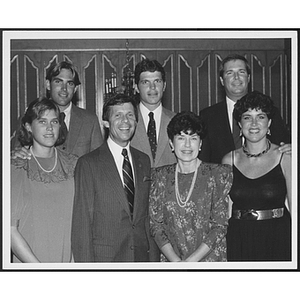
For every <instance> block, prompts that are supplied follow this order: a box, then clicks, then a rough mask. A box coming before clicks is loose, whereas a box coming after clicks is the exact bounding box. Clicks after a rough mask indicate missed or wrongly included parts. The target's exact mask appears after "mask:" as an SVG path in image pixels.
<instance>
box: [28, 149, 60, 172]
mask: <svg viewBox="0 0 300 300" xmlns="http://www.w3.org/2000/svg"><path fill="white" fill-rule="evenodd" d="M30 152H31V154H32V156H33V158H34V159H35V161H36V162H37V164H38V166H39V167H40V168H41V169H42V170H43V171H44V172H46V173H50V172H52V171H53V170H54V169H55V167H56V164H57V150H56V148H54V152H55V163H54V166H53V168H52V169H51V170H45V169H44V168H43V167H42V166H41V164H40V163H39V161H38V160H37V158H36V157H35V155H34V153H33V151H32V148H30Z"/></svg>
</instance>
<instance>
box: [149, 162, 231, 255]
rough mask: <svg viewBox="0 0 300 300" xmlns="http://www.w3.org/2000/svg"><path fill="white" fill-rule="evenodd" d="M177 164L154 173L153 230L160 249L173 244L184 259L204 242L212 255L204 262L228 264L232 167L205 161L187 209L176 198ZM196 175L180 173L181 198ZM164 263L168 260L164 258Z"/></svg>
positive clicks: (152, 191)
mask: <svg viewBox="0 0 300 300" xmlns="http://www.w3.org/2000/svg"><path fill="white" fill-rule="evenodd" d="M175 168H176V164H173V165H168V166H163V167H160V168H157V169H153V170H152V176H151V179H152V184H151V190H150V218H151V219H150V231H151V235H152V236H153V237H154V238H155V241H156V243H157V245H158V246H159V248H162V247H163V246H164V245H165V244H167V243H170V244H171V245H172V247H173V249H174V251H175V252H176V254H177V255H178V256H179V257H180V258H181V259H182V260H185V259H186V258H187V257H189V256H190V255H191V254H192V253H193V252H194V251H195V250H196V249H197V248H198V247H199V246H200V244H201V243H205V244H206V245H207V246H208V247H209V248H210V252H209V253H208V254H207V255H206V256H205V257H204V258H203V259H202V260H201V261H226V239H225V236H226V232H227V225H228V193H229V191H230V188H231V185H232V168H231V166H229V165H220V164H208V163H204V162H202V163H201V164H200V166H199V169H198V174H197V178H196V183H195V186H194V189H193V192H192V194H191V197H190V199H189V200H188V202H187V203H186V206H184V207H181V206H179V205H178V203H177V200H176V195H175ZM193 175H194V173H189V174H182V173H179V174H178V186H179V193H180V195H181V198H183V199H186V196H187V194H188V192H189V189H190V186H191V182H192V178H193ZM161 260H162V261H166V260H167V259H166V258H165V257H164V255H162V257H161Z"/></svg>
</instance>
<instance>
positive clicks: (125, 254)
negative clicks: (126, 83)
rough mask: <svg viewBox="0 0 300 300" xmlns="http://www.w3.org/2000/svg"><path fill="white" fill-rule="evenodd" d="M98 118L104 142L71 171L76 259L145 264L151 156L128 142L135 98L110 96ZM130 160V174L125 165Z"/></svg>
mask: <svg viewBox="0 0 300 300" xmlns="http://www.w3.org/2000/svg"><path fill="white" fill-rule="evenodd" d="M102 119H103V124H104V126H105V129H106V130H107V131H108V138H107V140H106V141H105V142H104V143H103V144H102V145H101V146H100V147H99V148H97V149H96V150H94V151H92V152H91V153H89V154H86V155H84V156H82V157H81V158H79V160H78V163H77V166H76V169H75V198H74V208H73V222H72V239H71V243H72V251H73V255H74V260H75V262H147V261H149V248H150V247H149V211H148V210H149V189H150V159H149V157H148V156H147V155H146V154H145V153H143V152H141V151H139V150H137V149H135V148H133V147H131V145H130V139H131V138H132V136H133V134H134V131H135V128H136V123H137V120H138V114H137V107H136V104H135V101H134V99H132V98H131V97H127V96H125V95H124V94H117V95H115V96H113V97H112V98H110V99H108V100H107V101H106V102H105V103H104V106H103V117H102ZM124 149H126V151H125V150H124ZM123 151H125V152H127V154H128V157H127V155H126V154H125V153H124V154H122V153H123ZM123 155H124V157H123ZM128 160H129V164H130V166H131V167H129V170H132V172H131V171H130V172H129V171H127V170H128V165H126V166H127V167H125V163H128ZM130 174H131V175H130ZM132 179H133V180H132ZM128 180H129V182H128Z"/></svg>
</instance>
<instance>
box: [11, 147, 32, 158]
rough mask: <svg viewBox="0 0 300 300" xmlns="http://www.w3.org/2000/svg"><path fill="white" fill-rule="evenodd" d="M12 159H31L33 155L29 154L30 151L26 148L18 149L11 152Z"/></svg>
mask: <svg viewBox="0 0 300 300" xmlns="http://www.w3.org/2000/svg"><path fill="white" fill-rule="evenodd" d="M10 157H11V158H12V159H15V158H17V157H19V158H22V159H31V153H30V152H29V149H27V148H25V147H22V148H21V147H17V148H15V149H14V150H12V151H11V152H10Z"/></svg>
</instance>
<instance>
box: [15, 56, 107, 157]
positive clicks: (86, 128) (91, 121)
mask: <svg viewBox="0 0 300 300" xmlns="http://www.w3.org/2000/svg"><path fill="white" fill-rule="evenodd" d="M79 85H80V81H79V76H78V73H77V71H76V70H75V67H74V66H73V65H72V64H71V63H69V62H67V61H62V62H59V63H57V64H55V65H53V66H51V67H50V69H49V70H48V72H47V75H46V88H47V92H48V93H49V98H50V99H52V100H53V101H54V102H55V103H56V104H57V105H58V106H59V109H60V112H61V113H63V114H64V115H63V118H64V123H65V126H66V129H67V139H66V141H65V142H64V144H62V145H60V146H58V147H59V148H61V149H62V150H65V151H67V152H69V153H72V154H75V155H77V156H79V157H80V156H82V155H83V154H86V153H89V152H90V151H92V150H94V149H96V148H97V147H99V146H100V145H101V144H102V142H103V137H102V133H101V129H100V124H99V120H98V117H97V116H96V114H94V113H92V112H89V111H88V110H85V109H82V108H79V107H77V106H76V105H74V104H72V99H73V96H74V95H75V93H76V91H77V88H78V86H79ZM14 146H15V147H18V146H19V142H18V141H17V139H16V141H15V142H14ZM17 149H18V150H17V151H14V150H13V151H12V156H13V157H14V155H18V156H20V157H22V158H30V156H31V155H30V153H29V152H27V151H26V150H25V149H24V148H22V150H20V149H19V148H17ZM16 152H17V153H16Z"/></svg>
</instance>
